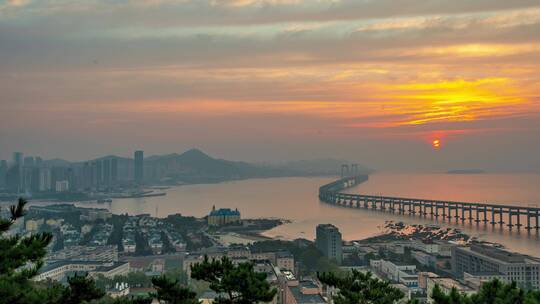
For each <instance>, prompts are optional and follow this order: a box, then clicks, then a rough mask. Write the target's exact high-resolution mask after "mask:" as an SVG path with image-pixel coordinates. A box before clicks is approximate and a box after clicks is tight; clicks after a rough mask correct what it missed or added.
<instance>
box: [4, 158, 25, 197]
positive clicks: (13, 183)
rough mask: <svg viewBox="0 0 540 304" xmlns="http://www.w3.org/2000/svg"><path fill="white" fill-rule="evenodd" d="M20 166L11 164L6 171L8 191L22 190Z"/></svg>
mask: <svg viewBox="0 0 540 304" xmlns="http://www.w3.org/2000/svg"><path fill="white" fill-rule="evenodd" d="M21 168H22V167H21V166H18V165H14V166H11V167H10V168H9V169H8V170H7V173H6V188H7V190H8V191H9V192H12V193H20V192H22V182H21V181H22V170H21Z"/></svg>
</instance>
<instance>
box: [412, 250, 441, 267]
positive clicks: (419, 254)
mask: <svg viewBox="0 0 540 304" xmlns="http://www.w3.org/2000/svg"><path fill="white" fill-rule="evenodd" d="M411 255H412V257H413V258H414V259H415V260H416V261H418V263H420V264H422V265H424V266H427V267H435V264H436V263H437V257H435V256H434V255H431V254H429V253H425V252H423V251H416V250H415V251H412V252H411Z"/></svg>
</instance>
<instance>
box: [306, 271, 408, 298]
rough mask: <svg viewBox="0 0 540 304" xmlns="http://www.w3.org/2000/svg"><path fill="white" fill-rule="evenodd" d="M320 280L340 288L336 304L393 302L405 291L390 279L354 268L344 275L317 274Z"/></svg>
mask: <svg viewBox="0 0 540 304" xmlns="http://www.w3.org/2000/svg"><path fill="white" fill-rule="evenodd" d="M317 276H318V277H319V280H320V281H321V282H322V283H324V284H326V285H328V286H332V287H335V288H337V289H338V292H337V294H336V295H335V296H334V302H335V303H336V304H372V303H373V304H393V303H395V302H396V301H398V300H400V299H402V298H403V296H404V295H403V293H402V292H401V291H400V290H399V289H397V288H395V287H393V286H391V285H390V283H389V282H388V281H382V280H379V279H377V278H373V277H372V274H371V273H370V272H368V273H362V272H359V271H357V270H354V269H353V270H352V271H351V272H350V273H347V274H346V275H343V276H337V275H336V274H335V273H331V272H330V273H322V274H318V275H317Z"/></svg>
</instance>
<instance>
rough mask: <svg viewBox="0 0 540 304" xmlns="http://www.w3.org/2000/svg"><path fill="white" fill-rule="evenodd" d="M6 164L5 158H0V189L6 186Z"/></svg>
mask: <svg viewBox="0 0 540 304" xmlns="http://www.w3.org/2000/svg"><path fill="white" fill-rule="evenodd" d="M7 170H8V165H7V161H6V160H0V189H3V188H6V177H7Z"/></svg>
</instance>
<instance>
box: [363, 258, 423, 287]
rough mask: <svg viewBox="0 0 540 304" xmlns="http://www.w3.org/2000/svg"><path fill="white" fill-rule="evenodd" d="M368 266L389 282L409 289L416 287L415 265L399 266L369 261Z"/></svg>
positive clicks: (384, 261)
mask: <svg viewBox="0 0 540 304" xmlns="http://www.w3.org/2000/svg"><path fill="white" fill-rule="evenodd" d="M370 265H371V267H372V268H374V269H375V270H377V271H378V272H379V273H381V274H382V275H384V276H385V277H386V278H387V279H389V280H391V281H394V282H398V283H401V284H403V285H405V286H407V287H409V288H416V287H418V274H417V273H416V265H407V264H400V263H397V262H391V261H386V260H371V261H370Z"/></svg>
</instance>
